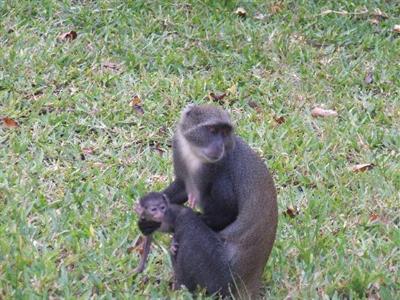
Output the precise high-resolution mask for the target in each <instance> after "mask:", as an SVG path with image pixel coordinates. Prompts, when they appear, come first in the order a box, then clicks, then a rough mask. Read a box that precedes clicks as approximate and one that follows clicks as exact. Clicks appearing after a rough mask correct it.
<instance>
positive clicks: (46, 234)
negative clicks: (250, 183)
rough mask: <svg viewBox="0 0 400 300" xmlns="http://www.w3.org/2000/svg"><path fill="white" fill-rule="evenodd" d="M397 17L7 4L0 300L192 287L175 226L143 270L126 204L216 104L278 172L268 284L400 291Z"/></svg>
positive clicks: (156, 5) (153, 185)
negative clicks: (188, 124)
mask: <svg viewBox="0 0 400 300" xmlns="http://www.w3.org/2000/svg"><path fill="white" fill-rule="evenodd" d="M239 7H242V9H243V10H244V11H243V10H242V11H236V10H237V9H238V8H239ZM399 24H400V4H399V3H398V2H397V1H362V0H354V1H335V2H334V1H332V2H330V1H315V2H314V1H305V0H303V1H294V0H292V1H289V0H283V1H277V2H272V1H238V2H237V1H187V2H184V1H144V0H143V1H139V0H138V1H111V0H103V1H56V0H43V1H3V2H0V117H1V122H0V298H2V299H9V298H17V299H35V298H37V299H39V298H77V297H78V298H89V297H93V296H95V297H96V296H98V297H102V298H107V299H108V298H111V297H116V298H132V295H136V296H137V297H138V298H141V297H143V296H145V295H147V296H150V297H152V298H159V297H180V298H186V297H189V296H188V294H187V293H186V292H185V291H178V292H172V291H171V290H170V280H171V275H172V274H171V264H170V261H169V258H168V255H167V252H168V247H169V246H168V245H169V242H170V237H169V236H166V235H158V236H157V237H156V239H157V240H158V242H157V244H156V245H155V246H154V247H153V250H152V253H151V256H150V260H149V265H148V267H147V269H146V270H145V272H144V273H143V274H141V275H135V274H134V273H133V269H134V268H135V267H136V265H137V263H138V251H139V249H138V248H137V247H134V243H135V241H136V239H137V238H138V236H139V231H138V229H137V226H136V221H137V219H136V216H135V213H134V211H133V206H134V204H135V203H136V201H137V199H138V197H140V196H141V195H143V194H144V193H146V192H148V191H153V190H160V189H162V188H163V187H165V186H166V185H167V184H168V182H170V181H171V180H172V173H173V170H172V164H171V147H170V145H171V136H172V132H173V128H174V124H175V122H176V120H177V118H178V117H179V112H180V110H181V109H182V108H184V107H185V106H186V105H187V104H188V103H211V102H214V103H216V104H219V105H222V106H223V107H224V108H226V109H227V110H228V111H229V112H230V113H231V115H232V118H233V120H234V122H235V124H236V126H237V130H236V131H237V133H238V134H239V135H240V136H242V137H243V138H244V139H245V140H246V141H247V142H248V143H249V144H250V145H251V146H252V147H253V148H254V149H255V150H256V151H257V152H258V153H259V154H260V155H261V156H262V157H263V159H264V160H265V162H266V163H267V165H268V166H269V168H270V170H271V173H272V174H273V177H274V179H275V182H276V185H277V189H278V193H279V195H278V201H279V212H280V220H279V228H278V235H277V241H276V245H275V247H274V250H273V252H272V255H271V258H270V260H269V262H268V266H267V267H266V269H265V273H264V281H263V283H264V293H265V294H266V296H267V297H268V298H269V299H283V298H285V297H287V296H290V297H291V298H292V299H311V298H314V299H315V298H325V299H328V297H329V298H331V299H338V298H346V299H359V298H365V297H369V298H370V299H379V298H382V299H394V298H396V297H399V294H400V291H399V286H400V279H399V278H400V276H399V273H400V272H399V265H400V250H399V249H400V248H399V245H400V230H399V220H400V219H399V218H400V217H399V216H400V208H399V207H400V204H399V203H400V201H399V198H400V192H399V191H400V172H399V170H400V152H399V149H400V133H399V132H400V121H399V119H400V79H399V78H400V71H399V70H400V65H399V62H400V50H399V49H400V33H399V31H400V30H399V29H398V27H396V25H399ZM224 94H226V95H224ZM315 107H321V108H323V109H330V110H334V111H335V112H337V115H333V116H329V117H313V116H312V114H311V111H312V109H313V108H315ZM357 164H369V165H367V166H364V167H363V168H361V169H353V168H354V166H355V165H357Z"/></svg>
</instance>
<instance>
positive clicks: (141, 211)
mask: <svg viewBox="0 0 400 300" xmlns="http://www.w3.org/2000/svg"><path fill="white" fill-rule="evenodd" d="M135 212H136V213H137V214H138V215H139V216H140V215H141V214H142V213H143V212H144V208H143V206H141V205H140V203H137V204H136V206H135Z"/></svg>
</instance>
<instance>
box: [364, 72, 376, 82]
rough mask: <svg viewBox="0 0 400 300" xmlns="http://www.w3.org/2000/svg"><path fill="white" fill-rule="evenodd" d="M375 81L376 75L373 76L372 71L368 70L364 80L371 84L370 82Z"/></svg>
mask: <svg viewBox="0 0 400 300" xmlns="http://www.w3.org/2000/svg"><path fill="white" fill-rule="evenodd" d="M373 81H374V76H373V74H372V72H368V73H367V74H366V75H365V77H364V82H365V83H366V84H370V83H372V82H373Z"/></svg>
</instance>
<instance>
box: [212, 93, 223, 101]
mask: <svg viewBox="0 0 400 300" xmlns="http://www.w3.org/2000/svg"><path fill="white" fill-rule="evenodd" d="M225 96H226V93H219V92H216V93H214V92H211V93H210V95H209V98H210V100H212V101H217V102H221V101H222V100H223V99H224V98H225Z"/></svg>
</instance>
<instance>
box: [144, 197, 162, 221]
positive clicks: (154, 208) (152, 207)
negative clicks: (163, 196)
mask: <svg viewBox="0 0 400 300" xmlns="http://www.w3.org/2000/svg"><path fill="white" fill-rule="evenodd" d="M144 210H145V216H144V217H145V218H146V219H147V220H148V221H154V222H160V223H161V222H162V221H163V219H164V215H165V211H166V210H167V205H166V203H165V201H163V200H162V201H156V202H151V203H148V204H146V205H145V206H144Z"/></svg>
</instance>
